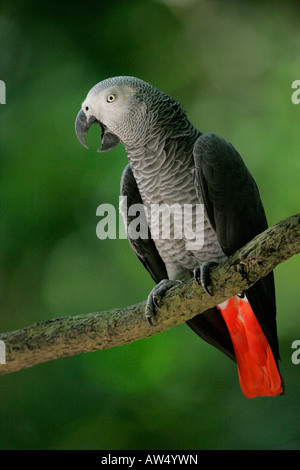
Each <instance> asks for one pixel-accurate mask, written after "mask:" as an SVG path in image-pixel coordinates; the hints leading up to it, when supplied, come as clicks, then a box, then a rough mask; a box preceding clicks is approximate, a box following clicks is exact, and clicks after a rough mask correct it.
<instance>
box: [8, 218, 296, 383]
mask: <svg viewBox="0 0 300 470" xmlns="http://www.w3.org/2000/svg"><path fill="white" fill-rule="evenodd" d="M299 219H300V214H297V215H295V216H292V217H289V218H288V219H286V220H283V221H281V222H279V223H278V224H276V225H274V226H273V227H270V228H268V229H267V230H266V231H265V232H263V233H261V234H259V235H258V236H256V237H255V238H254V239H253V240H251V241H250V242H249V243H248V244H247V245H245V246H244V247H243V248H241V249H240V250H238V251H237V252H236V253H235V254H234V255H232V256H231V257H230V258H229V259H228V260H227V261H226V262H224V263H222V264H220V265H219V266H217V267H216V268H214V269H212V271H211V289H212V291H213V292H214V296H213V297H209V296H208V295H207V294H206V293H205V292H204V291H203V289H202V288H201V287H199V286H198V285H197V284H196V283H195V282H194V280H190V281H187V282H185V283H183V284H181V285H180V286H178V287H175V288H173V289H172V290H170V291H169V292H168V293H167V294H166V296H165V298H164V300H163V302H162V305H161V308H159V309H158V310H157V317H156V319H157V322H156V323H157V325H156V326H155V327H151V326H149V325H148V323H147V322H146V320H145V314H144V311H145V302H142V303H140V304H138V305H133V306H129V307H125V308H118V309H114V310H110V311H107V312H101V313H89V314H82V315H76V316H72V317H61V318H56V319H53V320H47V321H45V322H42V323H35V324H34V325H32V326H28V327H26V328H23V329H21V330H17V331H13V332H10V333H4V334H0V341H2V343H0V346H2V347H3V346H4V345H5V349H6V363H5V364H0V373H1V374H7V373H10V372H14V371H17V370H21V369H25V368H27V367H31V366H33V365H35V364H39V363H42V362H46V361H51V360H53V359H57V358H60V357H64V356H73V355H75V354H80V353H84V352H89V351H96V350H99V349H108V348H112V347H114V346H121V345H123V344H126V343H131V342H133V341H136V340H138V339H141V338H145V337H149V336H152V335H153V334H155V333H158V332H160V331H163V330H165V329H167V328H170V327H172V326H174V325H177V324H180V323H183V322H185V321H187V320H189V319H191V318H192V317H194V316H195V315H197V314H199V313H201V312H204V311H205V310H207V309H208V308H210V307H213V306H215V305H217V304H219V303H221V302H223V301H224V300H226V299H228V298H229V297H231V296H233V295H236V294H238V293H240V292H242V291H243V290H247V289H248V288H249V287H250V286H252V285H253V284H254V283H255V282H257V281H258V280H259V279H260V278H261V277H264V276H266V275H267V274H268V273H269V272H271V271H272V270H273V269H274V268H275V267H276V266H277V265H278V264H280V263H282V262H284V261H286V260H287V259H288V258H290V257H291V256H293V255H295V254H297V253H299V252H300V224H299ZM3 343H4V345H3ZM2 349H3V348H2ZM0 357H1V356H0Z"/></svg>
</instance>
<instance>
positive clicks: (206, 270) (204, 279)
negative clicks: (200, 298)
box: [194, 261, 218, 296]
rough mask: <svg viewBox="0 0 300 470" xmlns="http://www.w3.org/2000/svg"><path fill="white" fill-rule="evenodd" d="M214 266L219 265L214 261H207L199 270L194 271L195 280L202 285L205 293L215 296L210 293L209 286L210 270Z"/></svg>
mask: <svg viewBox="0 0 300 470" xmlns="http://www.w3.org/2000/svg"><path fill="white" fill-rule="evenodd" d="M214 266H218V263H216V262H214V261H206V262H205V263H202V264H201V266H200V267H199V268H196V269H194V279H195V281H196V282H197V284H199V285H201V286H202V287H203V289H204V290H205V292H206V293H207V294H208V295H210V296H213V294H212V293H211V292H210V291H209V289H208V287H207V286H208V285H209V284H210V270H211V268H213V267H214Z"/></svg>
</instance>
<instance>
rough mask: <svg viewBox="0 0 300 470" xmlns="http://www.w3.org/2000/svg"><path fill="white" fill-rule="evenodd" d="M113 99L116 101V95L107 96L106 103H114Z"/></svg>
mask: <svg viewBox="0 0 300 470" xmlns="http://www.w3.org/2000/svg"><path fill="white" fill-rule="evenodd" d="M115 99H116V95H114V94H111V95H108V97H107V98H106V101H107V102H108V103H112V102H113V101H115Z"/></svg>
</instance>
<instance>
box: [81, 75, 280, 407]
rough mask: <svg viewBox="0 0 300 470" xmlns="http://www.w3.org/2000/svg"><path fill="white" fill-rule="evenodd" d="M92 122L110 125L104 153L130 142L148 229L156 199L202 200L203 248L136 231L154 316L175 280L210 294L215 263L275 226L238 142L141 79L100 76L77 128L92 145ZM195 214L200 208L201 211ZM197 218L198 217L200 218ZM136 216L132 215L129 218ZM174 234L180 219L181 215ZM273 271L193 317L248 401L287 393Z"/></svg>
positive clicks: (129, 184) (131, 174)
mask: <svg viewBox="0 0 300 470" xmlns="http://www.w3.org/2000/svg"><path fill="white" fill-rule="evenodd" d="M93 123H98V124H99V125H100V127H101V129H102V143H101V148H100V149H99V150H98V151H99V152H105V151H108V150H110V149H112V148H113V147H115V146H116V145H117V144H118V143H119V142H122V143H123V145H124V147H125V150H126V153H127V156H128V160H129V164H128V165H127V166H126V168H125V170H124V172H123V175H122V179H121V194H122V195H123V196H126V197H127V199H128V201H127V202H128V205H132V204H137V203H140V204H143V205H144V206H145V208H146V211H145V214H147V220H148V222H149V224H148V227H149V231H150V234H151V230H153V226H151V220H150V217H149V210H147V209H150V208H151V207H152V206H153V205H155V204H157V205H158V207H159V205H163V204H165V205H167V206H168V205H173V204H179V205H180V207H183V206H184V205H187V204H189V205H192V206H195V207H196V205H197V204H198V205H199V204H202V205H204V207H205V211H204V222H203V224H204V225H203V229H204V239H203V240H204V242H203V244H202V245H203V246H201V245H199V246H198V247H197V245H196V246H195V245H190V244H188V243H187V242H188V241H189V240H187V239H186V238H185V236H184V234H183V236H182V237H175V236H173V237H171V236H170V237H169V238H167V239H166V238H165V237H164V238H163V237H156V238H155V239H154V238H153V237H152V238H151V236H150V237H148V238H147V237H144V238H142V237H133V238H131V237H130V236H129V241H130V244H131V246H132V248H133V251H134V252H135V254H136V255H137V257H138V258H139V260H140V261H141V262H142V263H143V265H144V266H145V268H146V269H147V270H148V271H149V273H150V275H151V276H152V278H153V280H154V281H155V282H156V283H157V285H156V286H155V287H154V289H153V290H152V291H151V292H150V294H149V297H148V300H147V307H146V317H147V319H148V321H149V322H150V323H152V320H151V319H152V317H153V315H154V314H155V305H156V304H157V301H158V300H159V299H160V298H161V297H162V296H163V294H164V293H165V292H166V290H168V289H169V288H170V287H172V286H173V285H174V284H176V283H178V282H181V281H183V280H186V279H189V278H192V277H193V276H194V278H195V279H196V280H197V282H199V281H200V282H201V283H202V285H203V287H204V288H205V289H206V291H207V292H208V293H210V292H209V291H208V289H207V286H208V285H209V270H210V267H211V266H213V265H214V264H216V263H219V262H220V261H222V260H224V259H226V257H228V256H230V255H231V254H232V253H234V252H235V251H236V250H237V249H238V248H241V247H242V246H243V245H244V244H245V243H247V242H248V241H249V240H251V239H252V238H253V237H254V236H255V235H257V234H258V233H260V232H262V231H264V230H265V229H266V228H267V221H266V216H265V212H264V209H263V206H262V202H261V199H260V196H259V192H258V189H257V186H256V184H255V182H254V180H253V178H252V176H251V174H250V173H249V171H248V169H247V167H246V166H245V164H244V162H243V160H242V159H241V157H240V155H239V154H238V152H237V151H236V150H235V148H234V147H233V146H232V145H231V144H230V143H228V142H227V141H226V140H224V139H222V138H220V137H218V136H217V135H214V134H211V133H209V134H208V133H202V132H200V131H199V130H197V129H196V128H195V127H194V126H193V125H192V124H191V122H190V121H189V120H188V118H187V116H186V113H185V112H184V110H183V109H182V107H181V105H180V104H179V103H178V102H177V101H175V100H174V99H173V98H171V97H170V96H168V95H166V94H165V93H163V92H161V91H159V90H158V89H156V88H154V87H153V86H151V85H150V84H148V83H146V82H144V81H142V80H140V79H137V78H134V77H114V78H109V79H106V80H103V81H101V82H100V83H98V84H97V85H95V86H94V87H93V88H92V89H91V90H90V91H89V93H88V95H87V97H86V99H85V100H84V101H83V103H82V107H81V110H80V111H79V113H78V115H77V118H76V123H75V130H76V134H77V137H78V139H79V141H80V142H81V143H82V144H83V145H84V146H85V147H87V146H86V144H85V139H84V138H85V134H86V133H87V132H88V130H89V128H90V126H91V125H92V124H93ZM193 214H194V213H193ZM191 217H192V219H193V220H192V222H193V223H194V222H195V220H194V219H195V214H194V215H192V216H191ZM131 220H132V218H130V217H128V218H127V223H128V224H129V223H130V221H131ZM172 228H173V232H172V233H173V234H174V229H175V220H173V227H172ZM275 316H276V306H275V289H274V280H273V273H271V274H269V275H268V276H266V277H264V278H262V279H261V280H260V281H258V282H257V283H256V284H255V285H254V286H252V287H251V288H249V290H247V291H246V293H242V294H241V295H240V296H235V297H232V298H230V299H228V300H227V301H226V302H224V303H222V304H221V305H218V306H216V307H214V308H211V309H209V310H207V311H206V312H204V313H202V314H199V315H197V316H196V317H194V318H193V319H191V320H189V321H188V322H187V323H188V325H189V326H190V327H191V328H192V329H193V330H194V331H195V332H196V333H197V334H198V335H199V336H200V337H202V338H203V339H205V340H206V341H207V342H208V343H210V344H212V345H214V346H215V347H217V348H218V349H220V350H221V351H222V352H223V353H225V354H226V355H227V356H229V357H230V358H232V359H233V360H235V361H236V363H237V366H238V374H239V380H240V385H241V388H242V391H243V392H244V394H245V395H246V396H247V397H249V398H252V397H256V396H274V395H280V394H282V393H283V383H282V380H281V377H280V373H279V369H278V359H279V351H278V339H277V331H276V319H275Z"/></svg>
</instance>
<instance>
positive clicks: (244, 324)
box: [218, 296, 283, 398]
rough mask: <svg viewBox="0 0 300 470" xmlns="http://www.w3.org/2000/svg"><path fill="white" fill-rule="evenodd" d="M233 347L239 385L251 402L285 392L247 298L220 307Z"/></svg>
mask: <svg viewBox="0 0 300 470" xmlns="http://www.w3.org/2000/svg"><path fill="white" fill-rule="evenodd" d="M218 309H219V311H220V313H221V315H222V317H223V318H224V321H225V323H226V325H227V328H228V331H229V333H230V336H231V340H232V343H233V347H234V352H235V356H236V362H237V366H238V373H239V379H240V385H241V389H242V391H243V393H244V394H245V395H246V397H248V398H254V397H258V396H274V395H280V394H281V393H282V392H283V387H282V383H281V378H280V374H279V372H278V368H277V366H276V362H275V360H274V357H273V353H272V351H271V348H270V346H269V344H268V341H267V339H266V337H265V335H264V333H263V331H262V329H261V327H260V326H259V323H258V321H257V319H256V317H255V315H254V313H253V311H252V309H251V307H250V304H249V302H248V300H247V298H246V297H244V298H242V299H241V298H239V297H237V296H235V297H231V298H230V299H229V300H227V301H226V302H223V303H222V304H220V305H218Z"/></svg>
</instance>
